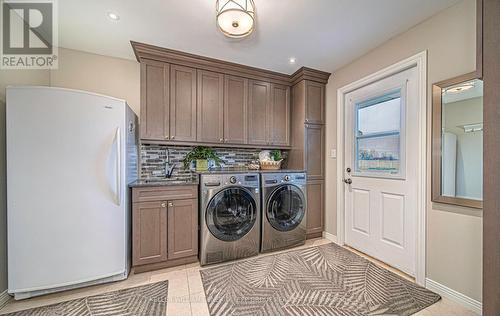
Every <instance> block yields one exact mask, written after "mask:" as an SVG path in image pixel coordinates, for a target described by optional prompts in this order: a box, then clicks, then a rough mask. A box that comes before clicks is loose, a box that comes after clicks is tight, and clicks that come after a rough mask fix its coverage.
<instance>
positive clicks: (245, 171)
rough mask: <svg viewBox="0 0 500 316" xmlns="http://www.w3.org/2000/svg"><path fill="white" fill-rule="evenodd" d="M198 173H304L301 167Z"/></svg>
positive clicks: (201, 172)
mask: <svg viewBox="0 0 500 316" xmlns="http://www.w3.org/2000/svg"><path fill="white" fill-rule="evenodd" d="M195 172H196V173H197V174H229V173H304V172H306V171H305V170H300V169H279V170H260V169H259V170H253V169H248V168H218V169H212V170H207V171H195Z"/></svg>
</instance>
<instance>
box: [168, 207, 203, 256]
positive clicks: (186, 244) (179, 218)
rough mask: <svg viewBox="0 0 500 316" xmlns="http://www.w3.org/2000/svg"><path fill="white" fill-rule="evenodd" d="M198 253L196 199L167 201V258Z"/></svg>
mask: <svg viewBox="0 0 500 316" xmlns="http://www.w3.org/2000/svg"><path fill="white" fill-rule="evenodd" d="M197 254H198V200H195V199H192V200H176V201H170V202H168V260H172V259H180V258H185V257H190V256H196V255H197Z"/></svg>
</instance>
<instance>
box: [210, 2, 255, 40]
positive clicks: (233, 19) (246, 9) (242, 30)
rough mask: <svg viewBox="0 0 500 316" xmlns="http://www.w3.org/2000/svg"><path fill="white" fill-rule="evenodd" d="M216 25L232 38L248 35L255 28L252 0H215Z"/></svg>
mask: <svg viewBox="0 0 500 316" xmlns="http://www.w3.org/2000/svg"><path fill="white" fill-rule="evenodd" d="M215 8H216V19H217V26H218V27H219V29H220V30H221V32H222V33H223V34H224V35H226V36H228V37H232V38H242V37H245V36H248V35H250V33H252V32H253V30H254V28H255V4H254V3H253V0H217V2H216V4H215Z"/></svg>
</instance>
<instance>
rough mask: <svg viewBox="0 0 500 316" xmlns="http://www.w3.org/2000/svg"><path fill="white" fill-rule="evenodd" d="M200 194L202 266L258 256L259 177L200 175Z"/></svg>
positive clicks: (250, 174)
mask: <svg viewBox="0 0 500 316" xmlns="http://www.w3.org/2000/svg"><path fill="white" fill-rule="evenodd" d="M200 194H201V201H200V263H201V265H207V264H212V263H218V262H223V261H228V260H233V259H238V258H244V257H249V256H254V255H257V254H258V253H259V247H260V179H259V174H258V173H232V174H224V173H221V174H201V175H200Z"/></svg>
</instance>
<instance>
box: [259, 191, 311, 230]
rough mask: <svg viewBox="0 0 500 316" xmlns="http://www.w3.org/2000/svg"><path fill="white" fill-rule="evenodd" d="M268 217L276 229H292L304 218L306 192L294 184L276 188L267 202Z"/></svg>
mask: <svg viewBox="0 0 500 316" xmlns="http://www.w3.org/2000/svg"><path fill="white" fill-rule="evenodd" d="M266 213H267V219H268V221H269V223H270V224H271V226H273V227H274V229H277V230H279V231H283V232H286V231H290V230H292V229H294V228H296V227H297V226H299V224H300V222H302V219H303V218H304V214H305V202H304V194H302V192H301V191H300V189H299V188H297V187H296V186H294V185H283V186H280V187H279V188H277V189H276V190H274V192H273V193H271V196H270V197H269V200H268V203H267V212H266Z"/></svg>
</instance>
